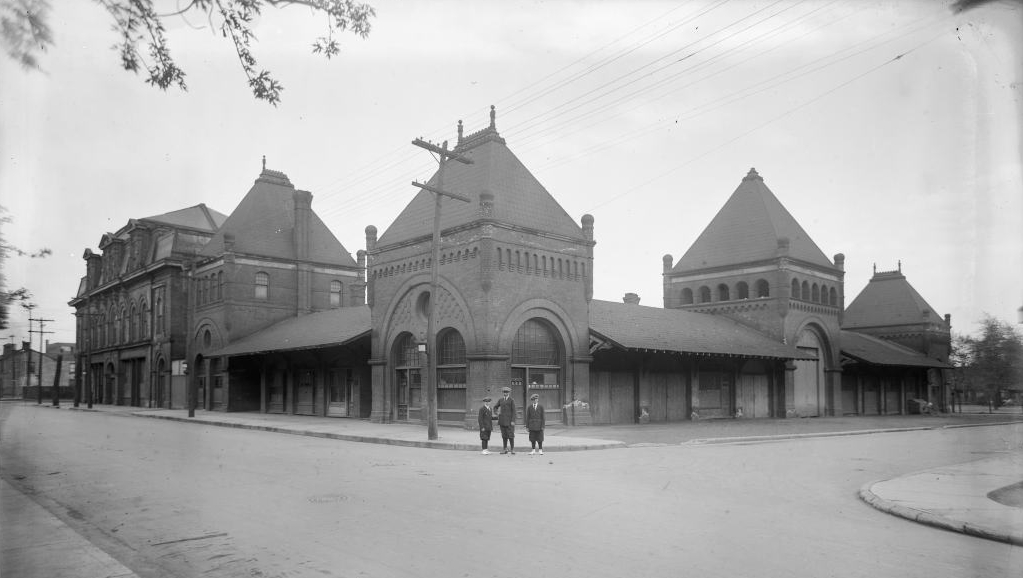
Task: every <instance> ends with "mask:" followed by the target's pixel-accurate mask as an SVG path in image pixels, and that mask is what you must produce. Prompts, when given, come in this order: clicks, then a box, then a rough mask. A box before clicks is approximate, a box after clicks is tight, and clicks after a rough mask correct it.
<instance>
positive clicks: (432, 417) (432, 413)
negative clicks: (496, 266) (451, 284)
mask: <svg viewBox="0 0 1023 578" xmlns="http://www.w3.org/2000/svg"><path fill="white" fill-rule="evenodd" d="M412 144H414V145H416V146H418V147H421V148H424V149H426V150H428V151H430V152H432V153H434V154H436V155H437V156H438V163H439V167H438V169H437V186H436V187H431V186H429V185H424V184H421V183H417V182H415V181H412V185H413V186H416V187H419V188H420V189H423V190H424V191H429V192H431V193H433V196H434V199H435V204H434V209H433V258H432V260H431V266H430V302H429V303H430V314H429V317H428V320H427V322H426V323H427V325H426V359H427V362H426V365H427V367H426V431H427V437H428V438H429V439H431V440H435V439H437V369H436V368H437V336H436V335H435V333H434V331H435V325H436V317H437V313H436V312H437V299H438V295H437V292H438V287H439V276H440V273H439V271H440V209H441V199H442V198H443V197H451V198H452V199H458V200H459V201H462V202H465V203H470V202H472V201H471V200H470V199H469V198H467V197H464V196H462V195H458V194H455V193H451V192H448V191H445V190H444V188H443V187H444V163H445V161H447V160H449V159H452V160H456V161H458V162H460V163H463V164H467V165H468V164H472V159H468V158H466V157H463V156H461V155H460V154H458V153H455V152H453V151H450V150H448V141H444V144H443V145H441V146H437V145H435V144H433V143H431V142H427V141H424V140H422V139H418V138H417V139H415V140H413V141H412Z"/></svg>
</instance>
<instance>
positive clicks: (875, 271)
mask: <svg viewBox="0 0 1023 578" xmlns="http://www.w3.org/2000/svg"><path fill="white" fill-rule="evenodd" d="M874 275H877V263H874Z"/></svg>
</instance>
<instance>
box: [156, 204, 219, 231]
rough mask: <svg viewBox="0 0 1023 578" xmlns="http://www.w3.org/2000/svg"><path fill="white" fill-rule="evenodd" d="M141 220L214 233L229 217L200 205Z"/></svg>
mask: <svg viewBox="0 0 1023 578" xmlns="http://www.w3.org/2000/svg"><path fill="white" fill-rule="evenodd" d="M141 220H143V221H152V222H154V223H163V224H165V225H171V226H174V227H188V228H190V229H197V230H200V231H210V232H214V231H216V230H217V229H219V228H220V226H221V225H223V224H224V221H226V220H227V215H225V214H223V213H219V212H217V211H214V210H213V209H211V208H209V207H207V206H206V205H205V204H203V203H199V204H198V205H195V206H192V207H187V208H184V209H178V210H177V211H171V212H169V213H164V214H162V215H154V216H152V217H146V218H144V219H141Z"/></svg>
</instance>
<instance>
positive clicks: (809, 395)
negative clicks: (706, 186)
mask: <svg viewBox="0 0 1023 578" xmlns="http://www.w3.org/2000/svg"><path fill="white" fill-rule="evenodd" d="M844 263H845V256H844V255H842V254H838V255H835V261H834V262H832V261H831V260H829V259H828V258H827V257H826V256H825V255H824V253H823V252H822V251H821V250H820V248H819V247H818V246H817V244H816V243H814V242H813V240H812V239H811V238H810V236H809V235H808V234H807V233H806V231H805V230H804V229H803V228H802V227H801V226H800V225H799V223H798V222H797V221H796V220H795V218H793V216H792V215H791V214H790V213H789V212H788V210H786V209H785V207H784V206H783V205H782V204H781V202H780V201H779V200H778V198H777V197H776V196H775V195H774V193H772V192H771V190H770V189H768V188H767V185H765V184H764V179H763V178H762V177H761V176H760V175H759V174H758V173H757V171H756V169H750V171H749V173H748V174H747V175H746V176H745V177H744V178H743V179H742V182H741V183H740V184H739V186H738V188H736V189H735V192H733V193H732V196H731V197H729V199H728V201H726V202H725V204H724V206H723V207H722V208H721V210H720V211H718V213H717V215H715V216H714V218H713V219H712V220H711V222H710V224H709V225H707V228H706V229H704V231H703V232H702V233H701V234H700V236H699V237H697V239H696V241H695V242H694V243H693V244H692V246H690V247H689V250H688V251H686V253H685V254H684V255H683V256H682V258H681V259H679V261H678V263H675V264H674V265H673V264H672V257H671V255H665V256H664V259H663V279H664V280H663V285H664V307H665V308H678V309H687V310H691V311H698V312H701V313H713V314H716V315H724V316H727V317H731V318H733V319H735V320H736V321H739V322H741V323H743V324H746V325H749V326H751V327H753V328H755V329H757V330H759V331H761V332H763V333H766V334H768V335H770V336H772V337H774V338H775V339H777V340H779V341H782V342H784V343H789V344H793V345H796V346H797V347H799V348H800V349H802V350H804V351H805V352H808V353H812V354H815V355H817V357H818V359H817V360H816V361H814V362H809V361H798V362H794V364H795V367H793V368H791V372H790V373H791V376H790V377H789V378H787V379H786V381H787V384H786V409H787V414H788V415H792V416H797V415H798V416H807V415H834V414H835V413H836V409H838V408H836V404H837V403H840V400H838V399H837V398H838V397H840V396H837V395H836V392H837V391H838V388H839V387H840V381H841V380H840V374H841V367H840V365H839V360H840V357H839V349H838V345H839V344H838V336H839V326H840V323H841V314H842V309H843V304H844V276H845V273H844V270H843V268H844ZM839 414H840V412H839Z"/></svg>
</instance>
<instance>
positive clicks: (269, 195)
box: [200, 164, 356, 267]
mask: <svg viewBox="0 0 1023 578" xmlns="http://www.w3.org/2000/svg"><path fill="white" fill-rule="evenodd" d="M295 192H296V191H295V186H294V185H292V184H291V181H290V180H289V179H288V176H287V175H285V174H284V173H282V172H279V171H272V170H269V169H267V168H266V166H265V164H264V167H263V172H262V173H260V175H259V178H257V179H256V182H255V183H254V184H253V185H252V188H251V189H249V192H248V193H246V195H245V197H244V198H243V199H242V200H241V202H240V203H238V206H237V207H235V209H234V211H233V212H232V213H231V215H230V216H229V217H227V220H225V221H224V224H223V225H222V226H221V227H220V229H219V230H218V231H217V234H216V235H214V236H213V238H212V239H210V242H209V243H207V244H206V246H205V247H204V248H203V250H202V252H201V253H200V255H202V256H204V257H215V256H217V255H220V254H221V253H223V252H224V236H225V235H228V234H229V235H233V237H234V246H233V248H232V251H234V252H237V253H247V254H250V255H260V256H265V257H276V258H279V259H296V258H297V255H298V253H297V251H296V248H295V240H294V233H293V232H294V228H295V197H294V195H295ZM307 260H309V261H314V262H317V263H324V264H330V265H343V266H350V267H354V266H356V263H355V260H354V259H352V256H351V255H350V254H348V251H346V250H345V248H344V247H343V246H342V245H341V242H340V241H338V240H337V237H335V236H334V234H333V233H332V232H330V229H328V228H327V226H326V225H325V224H324V223H323V221H321V220H320V217H319V216H317V215H316V213H315V212H313V211H312V210H310V211H309V254H308V256H307Z"/></svg>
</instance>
